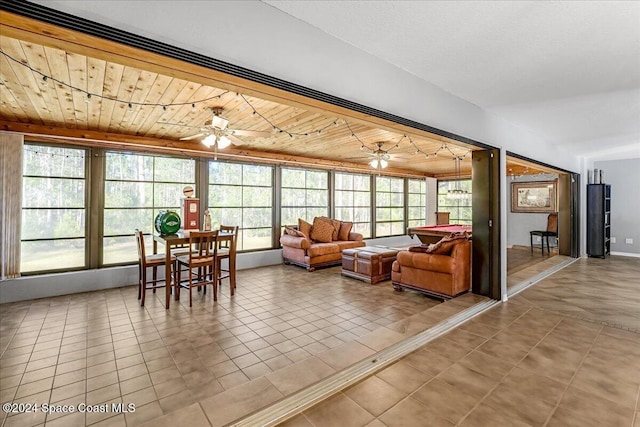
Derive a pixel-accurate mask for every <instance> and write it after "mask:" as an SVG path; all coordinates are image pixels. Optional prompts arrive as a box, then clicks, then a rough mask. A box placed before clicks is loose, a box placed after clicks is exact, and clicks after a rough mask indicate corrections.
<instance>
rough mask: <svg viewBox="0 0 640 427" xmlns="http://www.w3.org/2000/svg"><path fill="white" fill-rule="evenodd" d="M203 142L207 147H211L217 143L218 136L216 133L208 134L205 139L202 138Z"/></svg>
mask: <svg viewBox="0 0 640 427" xmlns="http://www.w3.org/2000/svg"><path fill="white" fill-rule="evenodd" d="M202 143H203V144H204V145H205V146H206V147H207V148H211V147H212V146H213V144H215V143H216V137H215V135H209V136H207V137H206V138H205V139H203V140H202Z"/></svg>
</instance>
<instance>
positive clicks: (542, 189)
mask: <svg viewBox="0 0 640 427" xmlns="http://www.w3.org/2000/svg"><path fill="white" fill-rule="evenodd" d="M506 172H507V203H508V204H509V207H508V209H507V291H508V293H509V294H511V293H512V291H513V290H514V288H515V287H516V286H518V285H520V284H522V283H523V282H526V281H527V280H530V279H531V278H534V277H536V276H538V275H540V274H541V273H544V272H545V271H548V270H551V269H554V268H556V267H558V266H559V265H560V264H563V263H565V262H567V261H568V260H570V259H571V258H574V257H576V256H577V252H578V250H577V246H578V244H577V238H578V233H577V215H576V212H577V204H578V203H577V200H578V194H577V178H578V176H577V175H576V174H574V173H572V172H569V171H566V170H562V169H558V168H554V167H552V166H549V165H544V164H541V163H538V162H536V161H533V160H530V159H526V158H523V157H520V156H518V155H516V154H513V153H507V171H506Z"/></svg>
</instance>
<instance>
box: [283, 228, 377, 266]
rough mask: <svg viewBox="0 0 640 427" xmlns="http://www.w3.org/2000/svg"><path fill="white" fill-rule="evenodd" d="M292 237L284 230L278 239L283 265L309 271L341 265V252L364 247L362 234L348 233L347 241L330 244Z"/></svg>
mask: <svg viewBox="0 0 640 427" xmlns="http://www.w3.org/2000/svg"><path fill="white" fill-rule="evenodd" d="M300 234H301V235H299V236H294V235H290V234H287V232H286V230H285V232H283V234H282V236H281V237H280V244H281V245H282V257H283V259H284V263H285V264H294V265H298V266H300V267H305V268H306V269H307V270H309V271H313V270H315V269H316V268H317V267H328V266H333V265H340V264H342V251H343V250H344V249H351V248H359V247H362V246H365V243H364V241H363V240H362V234H360V233H353V232H349V233H348V234H345V236H348V239H347V240H332V241H331V242H317V241H314V240H312V239H311V238H310V237H309V236H306V235H302V233H300Z"/></svg>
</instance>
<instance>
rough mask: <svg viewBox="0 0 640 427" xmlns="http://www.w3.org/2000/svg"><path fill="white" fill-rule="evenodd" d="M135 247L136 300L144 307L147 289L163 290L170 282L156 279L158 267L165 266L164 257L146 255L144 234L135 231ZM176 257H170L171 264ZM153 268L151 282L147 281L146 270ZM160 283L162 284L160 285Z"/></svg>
mask: <svg viewBox="0 0 640 427" xmlns="http://www.w3.org/2000/svg"><path fill="white" fill-rule="evenodd" d="M135 237H136V245H137V247H138V299H139V300H141V301H140V306H141V307H144V300H145V294H146V290H147V289H153V292H154V293H155V292H156V289H157V288H164V287H166V286H171V280H169V279H167V280H160V279H158V267H161V266H163V265H165V263H166V257H165V255H164V254H157V255H147V254H146V251H145V247H144V234H143V233H142V231H140V230H136V232H135ZM175 261H176V257H174V256H172V257H171V263H172V264H173V263H175ZM150 267H151V268H153V270H152V276H151V280H147V268H150ZM160 282H164V283H163V284H162V285H160V284H159V283H160Z"/></svg>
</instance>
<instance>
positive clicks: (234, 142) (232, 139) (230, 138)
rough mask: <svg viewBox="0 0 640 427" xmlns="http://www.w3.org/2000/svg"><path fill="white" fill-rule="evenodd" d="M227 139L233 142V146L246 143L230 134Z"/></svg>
mask: <svg viewBox="0 0 640 427" xmlns="http://www.w3.org/2000/svg"><path fill="white" fill-rule="evenodd" d="M227 138H229V141H231V143H232V144H233V145H244V144H245V142H244V141H243V140H241V139H240V138H236V137H235V136H233V135H231V134H229V135H227Z"/></svg>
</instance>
